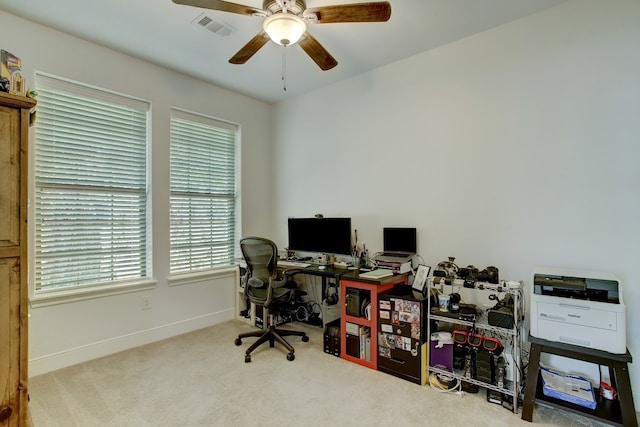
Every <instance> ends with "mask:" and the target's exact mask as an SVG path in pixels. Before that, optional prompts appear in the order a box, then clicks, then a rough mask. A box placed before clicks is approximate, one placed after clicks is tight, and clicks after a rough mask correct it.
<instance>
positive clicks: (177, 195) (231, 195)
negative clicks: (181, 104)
mask: <svg viewBox="0 0 640 427" xmlns="http://www.w3.org/2000/svg"><path fill="white" fill-rule="evenodd" d="M237 134H238V128H237V126H235V125H231V124H229V123H225V122H221V121H218V120H215V119H212V118H209V117H204V116H200V115H197V114H193V113H187V112H184V111H179V110H172V112H171V256H170V258H171V266H170V271H171V273H172V274H176V273H189V272H194V271H198V270H204V269H211V268H212V267H216V266H222V265H229V264H231V263H233V258H234V250H235V246H236V223H237V218H236V212H237V209H236V207H237V191H236V148H237Z"/></svg>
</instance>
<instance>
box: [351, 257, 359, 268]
mask: <svg viewBox="0 0 640 427" xmlns="http://www.w3.org/2000/svg"><path fill="white" fill-rule="evenodd" d="M351 262H353V267H351V268H350V270H357V269H358V268H360V257H359V256H353V257H352V258H351Z"/></svg>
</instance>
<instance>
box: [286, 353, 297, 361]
mask: <svg viewBox="0 0 640 427" xmlns="http://www.w3.org/2000/svg"><path fill="white" fill-rule="evenodd" d="M295 358H296V355H295V354H293V353H287V360H288V361H289V362H291V361H292V360H293V359H295Z"/></svg>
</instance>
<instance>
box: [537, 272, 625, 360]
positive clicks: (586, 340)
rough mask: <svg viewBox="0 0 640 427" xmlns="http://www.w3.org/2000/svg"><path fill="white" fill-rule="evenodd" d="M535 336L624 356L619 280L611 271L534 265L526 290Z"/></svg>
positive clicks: (623, 309)
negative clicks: (529, 288) (533, 271)
mask: <svg viewBox="0 0 640 427" xmlns="http://www.w3.org/2000/svg"><path fill="white" fill-rule="evenodd" d="M530 301H531V310H530V332H531V335H533V336H534V337H538V338H542V339H546V340H549V341H556V342H563V343H567V344H574V345H579V346H582V347H589V348H594V349H597V350H603V351H608V352H610V353H617V354H624V353H626V352H627V339H626V334H627V326H626V316H625V306H624V302H623V299H622V283H620V281H619V280H618V279H617V278H616V277H615V276H614V275H613V274H610V273H603V272H593V271H582V270H568V269H558V268H551V267H545V268H539V269H537V270H536V272H535V273H534V276H533V287H532V289H531V300H530Z"/></svg>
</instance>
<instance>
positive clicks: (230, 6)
mask: <svg viewBox="0 0 640 427" xmlns="http://www.w3.org/2000/svg"><path fill="white" fill-rule="evenodd" d="M173 2H174V3H176V4H182V5H185V6H194V7H201V8H204V9H212V10H221V11H223V12H230V13H237V14H239V15H249V16H251V15H254V14H264V13H265V12H264V10H262V9H258V8H255V7H251V6H244V5H242V4H236V3H231V2H228V1H222V0H173Z"/></svg>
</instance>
